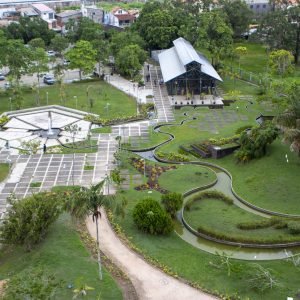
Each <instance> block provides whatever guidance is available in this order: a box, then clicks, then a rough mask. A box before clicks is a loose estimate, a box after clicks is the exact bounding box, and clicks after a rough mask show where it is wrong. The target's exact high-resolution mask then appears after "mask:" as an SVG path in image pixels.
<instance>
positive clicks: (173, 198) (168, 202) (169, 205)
mask: <svg viewBox="0 0 300 300" xmlns="http://www.w3.org/2000/svg"><path fill="white" fill-rule="evenodd" d="M161 202H162V204H163V205H164V207H165V210H166V211H167V212H168V213H169V214H170V216H171V217H172V218H174V217H175V215H176V212H177V211H178V210H179V209H180V208H181V207H182V203H183V197H182V195H181V194H179V193H168V194H165V195H162V196H161Z"/></svg>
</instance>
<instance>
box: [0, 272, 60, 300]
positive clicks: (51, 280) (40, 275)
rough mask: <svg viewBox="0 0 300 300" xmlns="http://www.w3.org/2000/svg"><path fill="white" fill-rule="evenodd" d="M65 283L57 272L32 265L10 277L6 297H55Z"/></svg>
mask: <svg viewBox="0 0 300 300" xmlns="http://www.w3.org/2000/svg"><path fill="white" fill-rule="evenodd" d="M63 283H64V282H63V281H60V280H58V279H57V278H56V275H55V274H51V273H48V271H46V270H44V269H42V268H40V267H30V268H27V269H25V270H22V272H20V273H18V274H17V275H15V276H13V277H12V278H10V280H9V281H8V283H7V287H6V288H5V295H4V299H5V300H9V299H15V300H17V299H20V300H21V299H54V298H56V297H55V294H56V291H57V290H58V289H60V288H62V286H63ZM1 299H2V298H1Z"/></svg>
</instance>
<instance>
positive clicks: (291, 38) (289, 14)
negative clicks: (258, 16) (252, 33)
mask: <svg viewBox="0 0 300 300" xmlns="http://www.w3.org/2000/svg"><path fill="white" fill-rule="evenodd" d="M258 34H259V35H260V36H261V37H262V38H263V39H264V40H265V41H266V43H267V44H268V46H269V48H270V49H271V50H274V49H285V50H288V51H291V52H292V54H293V56H294V61H295V63H296V64H297V63H298V60H299V55H300V7H299V6H297V7H292V8H289V9H286V10H283V9H280V10H276V11H274V12H270V13H268V14H267V15H266V16H265V17H264V18H263V19H262V21H261V24H260V26H259V30H258Z"/></svg>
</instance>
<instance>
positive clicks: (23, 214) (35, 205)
mask: <svg viewBox="0 0 300 300" xmlns="http://www.w3.org/2000/svg"><path fill="white" fill-rule="evenodd" d="M8 201H9V203H10V204H11V205H12V206H11V208H10V209H9V210H8V215H7V218H6V219H5V220H4V221H3V224H2V225H1V227H0V239H1V242H2V243H3V244H13V245H21V246H23V247H24V248H25V249H26V250H28V251H30V250H31V249H32V248H33V246H34V245H36V244H38V243H39V242H40V241H41V240H42V239H43V238H44V237H45V235H46V233H47V230H48V228H49V226H50V225H51V224H52V223H53V222H54V221H55V220H56V219H57V218H58V216H59V214H60V213H61V211H62V210H61V201H60V199H59V196H58V194H55V193H39V194H35V195H32V196H31V197H28V198H25V199H23V200H17V199H8Z"/></svg>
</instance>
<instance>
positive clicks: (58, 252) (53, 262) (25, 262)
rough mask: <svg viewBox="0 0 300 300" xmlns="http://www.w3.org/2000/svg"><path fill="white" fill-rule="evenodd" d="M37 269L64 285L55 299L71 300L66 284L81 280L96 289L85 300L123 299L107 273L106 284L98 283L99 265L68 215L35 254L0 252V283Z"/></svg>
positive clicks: (33, 252)
mask: <svg viewBox="0 0 300 300" xmlns="http://www.w3.org/2000/svg"><path fill="white" fill-rule="evenodd" d="M37 265H40V266H42V267H44V268H45V269H47V270H49V271H50V272H53V273H55V274H56V277H57V278H58V279H62V280H64V281H65V284H64V286H63V288H61V289H60V290H59V291H58V294H57V297H56V299H61V300H63V299H71V298H72V296H73V292H72V289H68V288H67V284H69V283H72V284H74V283H75V281H76V279H78V278H80V277H83V278H84V282H85V283H86V284H87V285H88V286H91V287H93V288H94V289H95V290H93V291H90V292H89V293H88V295H87V297H86V298H85V299H96V298H97V297H98V296H99V295H100V294H101V299H110V300H115V299H122V295H121V291H120V289H119V288H118V286H117V285H116V283H115V282H114V280H113V279H112V277H111V276H110V274H109V273H108V272H107V271H106V270H105V269H104V278H103V281H102V282H100V281H99V277H98V266H97V263H96V261H95V260H94V259H93V258H91V255H90V254H89V253H88V251H87V250H86V248H85V247H84V245H83V244H82V242H81V240H80V238H79V235H78V234H77V232H76V230H75V229H74V225H73V224H72V221H71V218H70V216H69V215H67V214H64V215H62V216H61V217H60V218H59V219H58V221H57V222H55V223H54V225H53V226H52V227H51V229H50V231H49V233H48V235H47V237H46V239H45V240H44V241H43V242H42V243H41V244H40V245H38V246H37V247H36V248H35V249H34V250H33V251H31V252H24V251H23V249H20V248H19V247H14V249H11V250H10V251H1V252H0V279H6V278H9V277H10V276H12V275H14V274H17V273H18V272H20V271H21V270H24V269H26V268H28V267H34V266H37Z"/></svg>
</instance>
